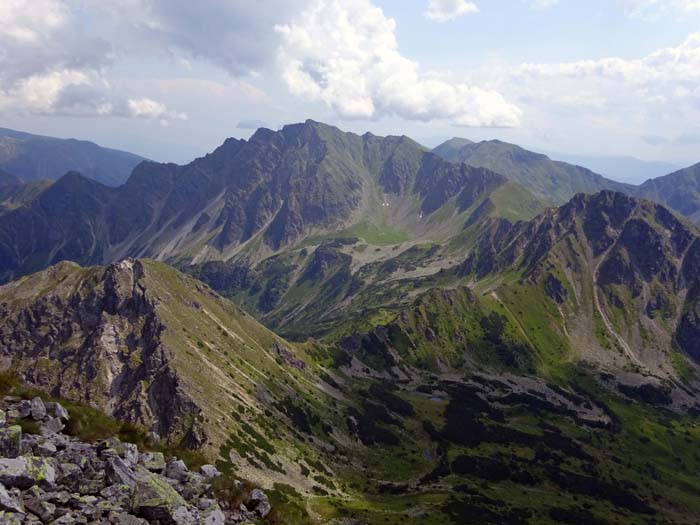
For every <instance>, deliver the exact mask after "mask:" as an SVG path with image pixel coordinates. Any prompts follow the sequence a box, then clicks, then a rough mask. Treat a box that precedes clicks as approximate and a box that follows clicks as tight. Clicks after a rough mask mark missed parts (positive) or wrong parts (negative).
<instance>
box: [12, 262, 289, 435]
mask: <svg viewBox="0 0 700 525" xmlns="http://www.w3.org/2000/svg"><path fill="white" fill-rule="evenodd" d="M209 326H211V328H208V327H209ZM197 327H201V333H200V332H198V331H197ZM183 328H184V330H185V331H183ZM189 330H191V331H189ZM212 333H215V334H218V336H219V339H220V344H217V345H216V348H221V350H216V352H214V350H212V349H211V348H209V347H208V346H205V345H204V344H203V342H202V341H203V340H208V341H212ZM210 344H211V343H210ZM275 345H278V346H279V347H280V348H287V358H288V360H294V362H295V363H297V365H298V366H299V367H301V366H302V365H301V364H299V363H300V361H298V360H296V358H295V357H294V355H293V352H292V351H291V350H289V347H288V345H287V343H286V342H284V341H282V340H281V339H279V338H277V337H276V336H274V334H272V333H271V332H269V331H267V330H265V329H264V328H263V327H262V326H260V325H259V324H257V323H256V322H255V321H254V320H253V319H252V318H250V317H249V316H247V315H245V314H244V313H243V312H241V311H240V310H238V309H237V308H236V307H235V306H234V305H233V304H231V303H229V302H228V301H225V300H224V299H221V298H219V297H218V296H216V295H215V294H214V293H213V292H212V291H211V290H210V289H208V288H207V287H206V286H205V285H203V284H201V283H198V282H197V281H195V280H194V279H191V278H189V277H186V276H184V275H182V274H180V273H178V272H177V271H175V270H173V269H172V268H169V267H166V266H165V265H161V264H158V263H154V262H151V261H133V260H127V261H123V262H121V263H117V264H113V265H111V266H109V267H106V268H91V269H86V270H83V269H81V268H79V267H78V266H76V265H72V264H69V263H64V264H62V265H59V266H57V267H54V268H51V269H49V270H47V271H46V272H42V273H40V274H35V275H33V276H31V277H28V278H26V279H23V280H21V281H18V282H14V283H11V284H9V285H7V286H5V287H0V358H1V359H2V366H3V368H8V367H11V368H12V369H13V370H16V371H18V372H20V374H21V375H22V378H23V379H24V380H25V381H26V382H28V383H30V384H32V385H34V386H38V387H40V388H42V389H44V390H46V391H48V392H51V393H52V394H53V395H55V396H57V397H63V398H72V399H75V400H77V401H83V402H87V403H90V404H93V405H95V406H96V407H98V408H100V409H101V410H103V411H105V412H107V413H108V414H110V415H112V416H115V417H117V418H119V419H122V420H126V421H131V422H134V423H137V424H139V425H142V426H144V427H147V428H149V429H150V430H151V431H153V432H155V433H156V434H157V435H158V436H159V437H160V438H164V439H168V440H169V441H171V442H176V443H178V444H181V445H182V446H187V447H191V448H199V447H201V446H203V445H205V444H206V443H207V442H208V440H209V438H208V436H207V433H210V432H216V431H218V432H221V433H222V434H224V432H225V431H226V428H225V426H222V427H221V428H218V427H216V428H212V427H211V426H210V427H209V428H207V429H206V433H205V430H204V428H203V426H202V424H201V422H202V420H203V418H204V417H211V412H210V411H211V409H213V408H214V402H215V400H216V399H217V398H219V397H221V396H225V395H226V394H225V392H226V388H234V385H235V383H234V378H235V377H236V376H234V375H232V374H230V375H224V373H223V371H222V372H219V374H220V375H221V378H220V379H219V380H218V381H217V382H216V383H212V382H211V381H209V383H210V384H209V386H208V388H209V390H208V391H203V390H202V388H201V385H202V384H204V383H205V382H204V381H203V380H202V379H200V378H199V377H198V376H196V377H194V376H195V375H196V374H199V373H200V369H201V365H202V363H203V362H208V363H216V364H212V365H211V366H214V367H220V368H221V369H222V370H224V369H225V366H224V365H225V362H223V361H222V362H219V361H218V360H217V359H219V358H220V359H227V357H226V354H225V353H224V352H231V351H234V352H239V348H240V349H244V350H246V351H247V352H250V353H251V354H253V355H255V354H256V353H257V355H260V354H259V353H258V352H260V351H261V350H258V349H263V350H264V349H265V348H270V350H271V349H272V348H273V347H275ZM212 348H214V347H213V346H212ZM200 354H201V355H200ZM241 355H242V354H241ZM280 366H282V365H280ZM190 385H194V386H195V387H196V388H190ZM229 385H230V386H229ZM218 389H221V390H218ZM21 410H22V416H23V417H28V418H29V417H31V418H34V419H35V420H43V419H44V417H45V416H47V415H48V416H50V420H51V422H50V423H47V424H49V425H53V426H54V430H55V431H59V430H60V429H61V428H60V425H57V421H58V420H60V418H61V417H62V416H63V414H62V412H61V410H62V409H61V408H60V407H58V406H54V405H51V404H49V405H48V406H44V405H43V404H41V403H40V402H39V403H37V404H34V403H30V402H25V403H22V404H21ZM227 412H228V413H230V411H229V410H227ZM217 417H219V416H217ZM224 435H225V434H224ZM0 441H2V443H3V444H4V446H6V447H8V449H11V448H12V444H11V439H10V438H6V439H4V440H0Z"/></svg>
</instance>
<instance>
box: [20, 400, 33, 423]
mask: <svg viewBox="0 0 700 525" xmlns="http://www.w3.org/2000/svg"><path fill="white" fill-rule="evenodd" d="M16 410H17V413H18V414H19V415H18V418H19V419H27V418H28V417H29V416H30V415H31V413H32V402H31V401H27V400H26V399H23V400H22V401H20V402H19V403H18V404H17V406H16Z"/></svg>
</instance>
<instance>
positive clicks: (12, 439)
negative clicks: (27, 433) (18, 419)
mask: <svg viewBox="0 0 700 525" xmlns="http://www.w3.org/2000/svg"><path fill="white" fill-rule="evenodd" d="M21 453H22V427H20V426H16V425H14V426H11V427H6V428H0V457H3V458H16V457H17V456H19V455H20V454H21Z"/></svg>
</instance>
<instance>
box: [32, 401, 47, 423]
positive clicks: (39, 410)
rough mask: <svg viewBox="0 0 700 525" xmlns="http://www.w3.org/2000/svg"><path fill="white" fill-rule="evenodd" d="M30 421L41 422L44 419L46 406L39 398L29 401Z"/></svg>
mask: <svg viewBox="0 0 700 525" xmlns="http://www.w3.org/2000/svg"><path fill="white" fill-rule="evenodd" d="M31 410H32V419H33V420H34V421H41V420H43V419H44V418H45V417H46V405H44V401H43V400H42V399H41V398H40V397H35V398H34V399H32V401H31Z"/></svg>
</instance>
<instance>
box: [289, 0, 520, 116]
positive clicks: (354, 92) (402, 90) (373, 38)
mask: <svg viewBox="0 0 700 525" xmlns="http://www.w3.org/2000/svg"><path fill="white" fill-rule="evenodd" d="M395 30H396V24H395V22H394V20H393V19H391V18H387V17H386V16H385V15H384V13H383V12H382V10H381V9H379V8H377V7H375V6H374V5H372V3H371V2H370V1H369V0H342V1H341V0H326V1H320V0H316V1H314V2H312V4H311V5H310V6H309V7H308V8H307V9H306V10H304V11H303V12H302V13H301V14H300V15H299V16H298V17H296V18H295V19H294V20H293V21H292V22H291V23H288V24H283V25H278V26H277V31H278V32H279V34H280V35H281V37H282V45H281V46H280V48H279V52H278V60H279V64H280V67H281V68H282V72H283V77H284V80H285V82H286V83H287V86H288V87H289V89H290V91H291V92H292V93H294V94H295V95H298V96H300V97H304V98H307V99H311V100H316V101H322V102H324V103H325V104H327V105H328V106H329V107H331V108H333V109H334V110H335V111H336V112H337V113H338V114H339V115H340V116H341V117H344V118H350V119H374V118H378V117H381V116H383V115H396V116H399V117H402V118H405V119H409V120H421V121H430V120H434V119H444V120H447V121H449V122H452V123H454V124H457V125H464V126H502V127H510V126H518V125H519V123H520V117H521V112H520V109H518V108H517V107H516V106H514V105H513V104H511V103H509V102H508V101H506V100H505V98H504V97H503V96H502V95H501V94H499V93H497V92H495V91H490V90H486V89H482V88H479V87H474V86H470V85H467V84H463V83H455V82H451V81H449V80H447V79H445V78H443V77H442V76H440V75H438V74H434V73H425V72H422V71H421V70H420V68H419V66H418V64H417V63H415V62H413V61H411V60H409V59H407V58H406V57H404V56H403V55H401V53H400V52H399V49H398V43H397V40H396V35H395ZM320 42H322V43H323V45H319V43H320Z"/></svg>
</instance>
